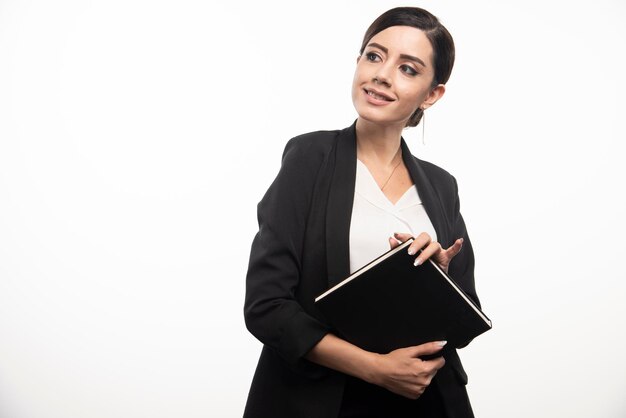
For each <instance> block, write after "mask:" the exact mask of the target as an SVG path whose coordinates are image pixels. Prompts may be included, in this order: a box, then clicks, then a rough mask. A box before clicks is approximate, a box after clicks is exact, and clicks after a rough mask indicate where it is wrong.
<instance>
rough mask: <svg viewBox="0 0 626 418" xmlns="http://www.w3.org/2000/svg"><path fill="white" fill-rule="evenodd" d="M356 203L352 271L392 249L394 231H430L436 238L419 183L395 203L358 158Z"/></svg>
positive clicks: (414, 233) (353, 217)
mask: <svg viewBox="0 0 626 418" xmlns="http://www.w3.org/2000/svg"><path fill="white" fill-rule="evenodd" d="M354 188H355V190H354V203H353V205H352V219H351V221H350V273H352V272H354V271H356V270H358V269H359V268H361V267H362V266H364V265H365V264H367V263H369V262H370V261H372V260H373V259H375V258H376V257H378V256H379V255H381V254H383V253H384V252H386V251H388V250H389V248H390V247H389V237H392V236H393V233H394V232H405V233H410V234H412V235H413V236H417V235H419V234H420V233H422V232H426V233H427V234H429V235H430V236H431V238H432V239H433V241H435V240H436V239H437V233H436V232H435V228H434V227H433V224H432V222H431V221H430V218H429V217H428V214H427V213H426V210H425V209H424V205H423V204H422V200H421V199H420V197H419V193H418V191H417V187H415V185H413V186H411V187H409V189H408V190H407V191H406V192H405V193H404V194H403V195H402V197H400V199H399V200H398V201H397V202H396V203H395V204H393V203H391V201H390V200H389V199H388V198H387V196H385V194H384V193H383V191H382V190H380V188H379V187H378V184H377V183H376V180H375V179H374V177H373V176H372V174H371V173H370V171H369V169H368V168H367V166H366V165H365V164H364V163H363V162H361V160H359V159H357V166H356V182H355V186H354Z"/></svg>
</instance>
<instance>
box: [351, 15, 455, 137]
mask: <svg viewBox="0 0 626 418" xmlns="http://www.w3.org/2000/svg"><path fill="white" fill-rule="evenodd" d="M392 26H411V27H414V28H417V29H420V30H421V31H423V32H424V33H425V34H426V37H427V38H428V40H429V41H430V44H431V45H432V47H433V65H434V70H435V71H434V73H435V75H434V78H433V82H432V87H435V86H437V85H438V84H446V82H447V81H448V79H449V78H450V73H451V72H452V67H453V66H454V40H453V39H452V35H450V32H448V30H447V29H446V28H445V27H444V26H443V25H442V24H441V22H439V19H437V18H436V17H435V16H433V15H432V14H431V13H430V12H428V11H426V10H424V9H420V8H419V7H396V8H394V9H390V10H388V11H386V12H385V13H383V14H382V15H380V16H379V17H378V18H377V19H376V20H375V21H374V22H372V24H371V25H370V27H369V28H368V29H367V31H366V32H365V36H364V37H363V43H362V44H361V49H360V51H359V54H360V55H363V51H364V50H365V47H366V46H367V44H368V43H369V41H370V40H371V39H372V38H373V37H374V36H375V35H376V34H377V33H379V32H382V31H383V30H385V29H387V28H390V27H392ZM423 115H424V110H423V109H419V108H418V109H417V110H416V111H415V112H414V113H413V114H412V115H411V117H410V118H409V120H408V122H407V124H406V126H407V127H410V126H417V124H418V123H419V122H420V120H421V119H422V116H423Z"/></svg>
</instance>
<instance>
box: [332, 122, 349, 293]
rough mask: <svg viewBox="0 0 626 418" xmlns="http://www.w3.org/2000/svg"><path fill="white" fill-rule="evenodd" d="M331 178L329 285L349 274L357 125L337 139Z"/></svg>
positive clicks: (347, 129) (345, 130) (346, 130)
mask: <svg viewBox="0 0 626 418" xmlns="http://www.w3.org/2000/svg"><path fill="white" fill-rule="evenodd" d="M334 158H335V159H334V161H333V164H332V165H333V166H334V169H333V174H332V177H331V181H330V190H329V193H328V204H327V206H326V263H327V269H328V285H329V286H331V287H332V286H334V285H336V284H337V283H339V282H340V281H341V280H343V279H345V278H346V277H348V275H349V274H350V219H351V218H352V205H353V203H354V183H355V181H356V122H355V123H353V124H352V126H350V127H349V128H346V129H344V130H343V131H341V133H340V134H339V137H338V138H337V144H336V148H335V155H334Z"/></svg>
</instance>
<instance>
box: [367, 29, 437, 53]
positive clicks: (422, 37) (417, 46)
mask: <svg viewBox="0 0 626 418" xmlns="http://www.w3.org/2000/svg"><path fill="white" fill-rule="evenodd" d="M372 42H374V43H377V44H380V45H382V46H384V47H385V48H387V49H388V50H389V53H390V54H407V55H412V56H414V57H418V58H420V59H422V60H423V61H424V62H432V60H431V58H432V55H433V47H432V45H431V44H430V41H429V40H428V37H426V34H425V33H424V31H422V30H420V29H417V28H414V27H412V26H392V27H390V28H387V29H385V30H382V31H380V32H378V33H377V34H376V35H374V36H373V37H372V39H370V41H369V42H368V45H369V44H371V43H372Z"/></svg>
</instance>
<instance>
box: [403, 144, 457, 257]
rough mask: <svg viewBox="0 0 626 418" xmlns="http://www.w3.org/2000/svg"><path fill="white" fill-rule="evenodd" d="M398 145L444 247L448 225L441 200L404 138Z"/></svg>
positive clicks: (439, 240)
mask: <svg viewBox="0 0 626 418" xmlns="http://www.w3.org/2000/svg"><path fill="white" fill-rule="evenodd" d="M400 146H401V147H402V159H403V161H404V164H405V165H406V167H407V169H408V170H409V174H410V175H411V179H412V180H413V183H415V187H417V192H418V194H419V196H420V199H421V200H422V203H423V205H424V209H426V213H427V214H428V217H429V218H430V221H431V222H432V224H433V227H434V228H435V231H436V232H437V241H438V242H439V243H441V245H442V246H443V247H444V248H445V247H446V246H447V245H448V239H449V237H448V231H449V227H448V222H447V219H446V217H445V214H444V211H443V208H442V206H441V200H439V197H438V195H437V192H436V191H435V189H434V188H433V186H432V184H431V182H430V180H429V179H428V177H427V176H426V173H425V172H424V169H423V168H422V166H421V165H420V163H419V160H418V159H417V158H415V157H413V155H412V154H411V151H410V150H409V147H408V146H407V144H406V142H405V141H404V139H402V142H401V145H400Z"/></svg>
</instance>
